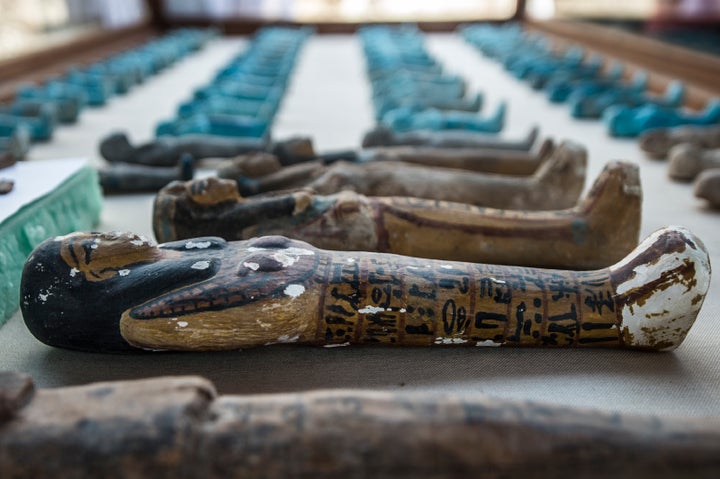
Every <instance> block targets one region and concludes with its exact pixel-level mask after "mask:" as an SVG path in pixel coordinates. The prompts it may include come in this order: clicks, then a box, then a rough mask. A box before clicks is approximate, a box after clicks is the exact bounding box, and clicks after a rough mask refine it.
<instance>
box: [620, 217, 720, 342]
mask: <svg viewBox="0 0 720 479" xmlns="http://www.w3.org/2000/svg"><path fill="white" fill-rule="evenodd" d="M668 229H675V230H676V231H679V232H681V233H682V234H685V235H688V236H691V234H690V233H689V232H688V231H687V230H685V229H684V228H678V227H669V228H665V229H663V230H660V231H657V232H655V233H653V234H652V235H651V236H650V237H648V238H647V239H646V240H645V241H644V242H643V244H641V245H640V246H638V248H637V249H636V250H635V252H633V253H631V254H630V255H629V256H628V257H626V258H625V259H624V260H622V261H620V262H619V263H617V264H615V265H614V266H612V267H610V270H611V271H617V270H618V269H620V268H622V267H623V266H624V265H627V264H628V263H630V262H631V261H632V259H633V258H635V257H637V255H639V254H641V253H642V252H644V251H645V250H647V248H648V247H649V246H651V245H652V244H653V243H655V241H656V240H657V239H658V237H659V236H660V235H662V234H663V232H667V230H668ZM688 261H689V262H692V263H694V264H695V276H694V277H693V278H692V280H694V283H693V282H692V281H683V280H681V279H680V278H674V281H672V282H670V281H666V282H664V283H663V284H662V287H657V288H655V290H654V292H653V294H652V295H651V296H650V297H647V298H644V300H643V301H638V302H633V303H628V304H624V305H623V306H622V328H623V332H624V333H629V334H630V335H631V337H632V343H631V344H630V345H631V346H638V347H654V345H657V344H667V347H666V348H664V349H665V350H672V349H675V348H676V347H677V346H678V345H679V344H680V343H681V342H682V340H683V339H684V338H685V335H686V334H687V332H688V330H689V329H690V327H691V326H692V324H693V322H694V321H695V318H696V317H697V314H698V312H699V311H700V307H701V306H702V303H703V301H702V300H698V298H703V297H704V295H705V294H706V292H707V290H708V288H709V286H710V263H709V259H708V256H707V253H706V252H705V251H704V250H703V249H701V248H693V247H691V246H690V245H687V247H686V248H685V251H683V252H680V253H677V252H672V253H667V254H664V255H661V256H660V257H659V258H658V259H657V260H656V261H653V262H651V263H649V264H640V265H638V266H636V267H635V268H634V269H633V272H634V275H631V277H630V279H628V280H627V281H625V282H623V283H620V284H618V285H617V288H616V291H617V293H618V294H623V293H626V292H628V291H632V290H633V289H636V288H640V287H642V286H643V285H646V284H648V283H651V282H653V281H657V280H658V279H660V278H661V277H663V275H664V274H665V273H667V272H668V271H672V270H674V269H676V268H679V267H681V266H683V265H684V264H685V263H686V262H688ZM693 303H694V304H693Z"/></svg>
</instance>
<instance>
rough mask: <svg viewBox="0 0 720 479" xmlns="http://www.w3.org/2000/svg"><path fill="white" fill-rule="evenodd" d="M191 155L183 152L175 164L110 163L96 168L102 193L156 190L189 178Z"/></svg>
mask: <svg viewBox="0 0 720 479" xmlns="http://www.w3.org/2000/svg"><path fill="white" fill-rule="evenodd" d="M193 161H194V160H193V157H192V156H190V155H188V154H183V155H182V157H181V158H180V161H179V163H178V165H177V166H174V167H173V166H145V165H137V164H133V163H111V164H110V166H106V167H104V168H101V169H99V170H98V176H99V178H100V185H101V186H102V189H103V192H104V193H106V194H107V193H136V192H143V191H149V192H156V191H158V190H159V189H161V188H162V187H163V186H165V185H167V184H168V183H171V182H173V181H176V180H182V181H187V180H191V179H192V178H193V176H194V175H195V166H194V164H193Z"/></svg>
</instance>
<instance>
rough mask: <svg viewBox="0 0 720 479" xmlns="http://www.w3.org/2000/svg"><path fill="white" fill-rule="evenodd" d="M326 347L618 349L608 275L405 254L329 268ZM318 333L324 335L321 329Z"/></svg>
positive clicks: (324, 310) (324, 317) (353, 260)
mask: <svg viewBox="0 0 720 479" xmlns="http://www.w3.org/2000/svg"><path fill="white" fill-rule="evenodd" d="M327 271H328V272H327V276H326V282H327V284H326V291H325V296H324V301H323V307H322V324H321V325H320V328H321V329H322V331H323V334H324V338H323V339H324V343H325V344H329V345H332V344H343V343H376V342H382V343H387V344H403V345H415V346H422V345H430V344H465V343H468V344H478V345H489V344H491V343H495V344H503V345H507V346H512V345H515V346H581V345H597V344H598V343H605V344H604V345H607V346H617V345H618V344H619V339H618V338H619V334H618V325H617V317H616V307H615V300H614V298H613V296H612V285H611V284H610V280H609V277H608V275H607V274H606V273H605V272H603V271H598V272H573V273H572V274H568V273H566V272H561V271H554V270H547V269H537V268H523V267H508V266H494V265H483V264H467V263H457V262H442V261H436V260H422V259H418V258H403V261H398V257H396V256H385V255H371V256H369V257H368V256H363V255H357V256H356V257H351V256H349V255H347V256H343V257H342V260H341V261H338V260H337V259H336V260H334V261H330V262H328V264H327ZM319 331H320V330H319Z"/></svg>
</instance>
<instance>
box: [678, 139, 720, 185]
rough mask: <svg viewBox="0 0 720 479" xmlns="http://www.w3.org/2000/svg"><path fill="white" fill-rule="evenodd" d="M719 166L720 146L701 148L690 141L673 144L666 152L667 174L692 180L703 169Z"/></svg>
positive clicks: (679, 178) (681, 179)
mask: <svg viewBox="0 0 720 479" xmlns="http://www.w3.org/2000/svg"><path fill="white" fill-rule="evenodd" d="M715 168H720V148H713V149H703V148H701V147H699V146H697V145H694V144H692V143H681V144H679V145H675V146H673V147H672V148H671V149H670V152H669V153H668V176H670V178H673V179H675V180H680V181H692V180H694V179H695V177H696V176H697V175H699V174H700V173H702V172H703V171H705V170H711V169H715Z"/></svg>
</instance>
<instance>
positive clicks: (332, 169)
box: [234, 141, 587, 210]
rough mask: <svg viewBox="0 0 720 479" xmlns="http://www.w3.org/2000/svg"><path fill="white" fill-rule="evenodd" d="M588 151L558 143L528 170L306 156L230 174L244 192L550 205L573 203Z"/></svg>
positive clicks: (514, 206) (510, 206)
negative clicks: (265, 170) (513, 172)
mask: <svg viewBox="0 0 720 479" xmlns="http://www.w3.org/2000/svg"><path fill="white" fill-rule="evenodd" d="M586 155H587V152H586V150H585V148H584V147H582V146H581V145H578V144H576V143H572V142H569V141H565V142H563V143H561V144H560V145H559V146H558V147H557V148H556V149H555V150H554V151H553V153H552V155H550V157H549V158H548V159H547V160H546V161H544V162H543V163H542V165H541V166H540V167H539V168H538V169H537V171H535V173H533V174H532V175H529V176H510V175H496V174H489V173H478V172H470V171H460V170H456V169H451V168H431V167H425V166H419V165H413V164H407V163H397V162H392V161H378V162H373V163H364V164H358V163H349V162H344V161H340V162H337V163H333V164H332V165H329V166H327V165H325V164H324V163H323V162H322V161H317V162H308V163H302V164H298V165H293V166H289V167H286V168H283V169H282V170H280V171H277V172H275V173H271V174H268V175H265V176H262V177H260V178H246V177H241V178H234V179H235V180H237V182H238V190H239V191H240V194H241V195H243V196H252V195H256V194H260V193H265V192H270V191H276V190H280V189H286V188H303V187H308V188H312V189H313V190H315V191H317V192H318V193H320V194H332V193H337V192H338V191H341V190H344V189H350V190H353V191H356V192H358V193H360V194H364V195H367V196H408V197H416V198H427V199H435V200H441V201H453V202H456V203H467V204H472V205H476V206H488V207H492V208H503V209H520V210H553V209H563V208H570V207H572V206H574V205H575V203H576V202H577V200H578V197H579V196H580V193H581V192H582V189H583V184H584V182H585V167H586V162H587V158H586Z"/></svg>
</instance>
